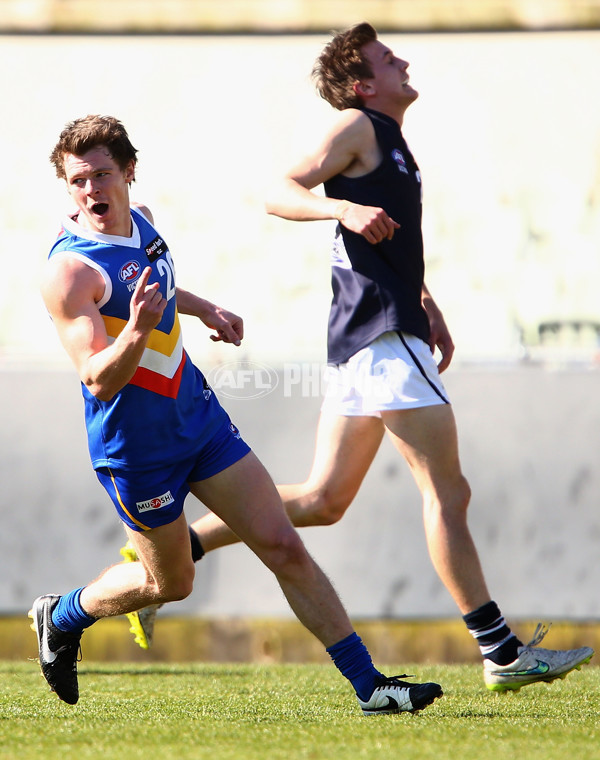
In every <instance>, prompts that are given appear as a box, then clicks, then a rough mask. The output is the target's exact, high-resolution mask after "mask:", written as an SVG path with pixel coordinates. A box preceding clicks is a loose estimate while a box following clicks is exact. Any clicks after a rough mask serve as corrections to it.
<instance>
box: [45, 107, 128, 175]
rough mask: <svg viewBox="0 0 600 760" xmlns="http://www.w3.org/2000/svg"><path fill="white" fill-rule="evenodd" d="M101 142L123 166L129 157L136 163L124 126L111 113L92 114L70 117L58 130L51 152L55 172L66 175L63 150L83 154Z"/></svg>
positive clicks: (123, 168)
mask: <svg viewBox="0 0 600 760" xmlns="http://www.w3.org/2000/svg"><path fill="white" fill-rule="evenodd" d="M99 145H104V146H106V148H107V149H108V152H109V153H110V155H111V156H112V158H113V159H114V160H115V161H116V162H117V164H118V165H119V167H120V168H121V169H122V170H125V169H126V168H127V166H128V164H129V162H130V161H133V163H134V165H135V164H136V163H137V157H136V154H137V150H136V149H135V148H134V147H133V145H132V144H131V142H130V140H129V136H128V134H127V130H126V129H125V127H124V126H123V125H122V124H121V122H120V121H119V120H118V119H115V118H114V116H98V115H97V114H92V115H88V116H83V117H82V118H81V119H75V120H74V121H70V122H69V123H68V124H67V125H66V126H65V128H64V129H63V131H62V132H61V133H60V137H59V139H58V142H57V143H56V145H55V146H54V149H53V151H52V153H51V154H50V161H51V163H53V164H54V168H55V169H56V175H57V177H59V178H60V179H65V178H66V177H65V167H64V158H65V153H72V154H73V155H75V156H82V155H83V154H84V153H87V152H88V151H89V150H92V148H97V147H98V146H99Z"/></svg>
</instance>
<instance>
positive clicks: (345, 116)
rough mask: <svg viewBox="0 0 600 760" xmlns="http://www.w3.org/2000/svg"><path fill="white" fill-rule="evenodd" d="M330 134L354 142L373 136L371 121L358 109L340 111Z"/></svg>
mask: <svg viewBox="0 0 600 760" xmlns="http://www.w3.org/2000/svg"><path fill="white" fill-rule="evenodd" d="M332 132H334V133H337V134H338V135H344V136H345V137H347V138H349V139H356V140H364V139H365V138H368V137H370V136H374V134H375V131H374V129H373V125H372V123H371V120H370V119H369V117H368V116H367V115H366V113H365V112H364V111H360V110H359V109H358V108H346V109H345V110H344V111H341V112H340V114H339V116H338V118H337V120H336V122H335V123H334V126H333V129H332Z"/></svg>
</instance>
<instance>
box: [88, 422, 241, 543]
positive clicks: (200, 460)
mask: <svg viewBox="0 0 600 760" xmlns="http://www.w3.org/2000/svg"><path fill="white" fill-rule="evenodd" d="M249 451H250V447H249V446H248V444H247V443H246V442H245V441H244V440H243V439H242V437H241V436H240V433H239V431H238V429H237V428H236V427H235V425H234V424H233V423H232V422H231V420H229V418H227V421H226V423H224V424H223V425H222V426H221V427H220V428H219V429H218V430H217V432H216V433H215V435H214V436H213V437H212V438H211V440H210V441H208V443H207V444H206V445H205V446H204V447H203V448H202V449H201V450H200V452H198V453H197V454H195V455H194V456H192V457H190V458H189V459H184V460H182V461H179V462H175V463H173V464H170V465H168V466H166V467H164V468H163V469H158V468H155V469H152V470H134V471H132V470H117V469H114V468H112V467H100V468H99V469H97V470H96V475H97V476H98V480H99V481H100V482H101V483H102V485H103V486H104V488H105V489H106V491H107V493H108V495H109V496H110V498H111V499H112V501H113V504H114V505H115V507H116V509H117V513H118V515H119V517H120V518H121V520H122V521H123V522H124V523H125V525H127V526H128V527H130V528H131V529H132V530H137V531H140V532H141V531H145V530H152V528H158V527H159V526H161V525H168V524H169V523H172V522H174V521H175V520H176V519H177V518H178V517H179V515H180V514H181V513H182V512H183V503H184V501H185V499H186V496H187V495H188V494H189V492H190V488H189V483H196V482H197V481H199V480H206V479H207V478H210V477H211V476H212V475H216V474H217V473H219V472H222V471H223V470H226V469H227V468H228V467H230V466H231V465H232V464H235V462H238V461H239V460H240V459H242V458H243V457H245V456H246V454H248V452H249Z"/></svg>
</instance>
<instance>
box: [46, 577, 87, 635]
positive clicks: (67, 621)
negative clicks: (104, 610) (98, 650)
mask: <svg viewBox="0 0 600 760" xmlns="http://www.w3.org/2000/svg"><path fill="white" fill-rule="evenodd" d="M83 589H84V586H82V587H81V588H76V589H75V590H74V591H70V592H69V593H68V594H65V595H64V596H61V597H60V599H59V600H58V602H57V604H56V607H55V608H54V609H53V610H52V622H53V623H54V625H55V626H56V627H57V628H58V629H59V630H61V631H68V632H69V633H80V632H81V631H83V629H84V628H89V627H90V625H93V623H95V622H96V618H93V617H91V616H90V615H88V614H87V612H86V611H85V610H84V609H83V607H82V606H81V602H80V601H79V597H80V596H81V592H82V591H83Z"/></svg>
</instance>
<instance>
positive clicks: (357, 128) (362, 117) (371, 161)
mask: <svg viewBox="0 0 600 760" xmlns="http://www.w3.org/2000/svg"><path fill="white" fill-rule="evenodd" d="M330 139H331V145H337V146H339V147H340V149H341V150H342V151H343V152H344V153H345V154H346V155H348V156H351V158H352V160H351V161H349V162H348V163H347V165H346V166H345V167H344V168H343V169H341V170H340V173H343V174H345V175H346V176H355V177H359V176H361V175H363V174H367V173H369V172H370V171H372V170H373V169H374V168H375V167H376V166H377V165H378V164H379V162H380V161H381V155H380V151H379V147H378V145H377V138H376V136H375V129H374V128H373V124H372V122H371V119H369V117H368V116H367V115H366V114H365V113H364V111H360V110H359V109H357V108H347V109H346V110H344V111H342V112H341V114H340V117H339V119H338V121H337V126H336V127H334V131H333V132H332V134H331V136H330Z"/></svg>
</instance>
